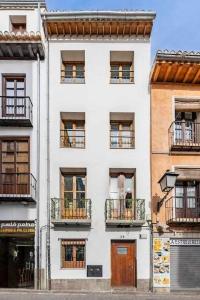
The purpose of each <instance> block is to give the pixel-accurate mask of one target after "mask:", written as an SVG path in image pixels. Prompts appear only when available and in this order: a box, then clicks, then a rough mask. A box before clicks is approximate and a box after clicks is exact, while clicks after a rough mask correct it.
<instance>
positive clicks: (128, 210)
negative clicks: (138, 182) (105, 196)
mask: <svg viewBox="0 0 200 300" xmlns="http://www.w3.org/2000/svg"><path fill="white" fill-rule="evenodd" d="M109 198H110V199H109V200H108V205H109V206H110V207H109V211H110V212H111V218H112V219H113V218H114V219H115V218H116V219H120V218H122V219H132V218H134V212H135V207H134V206H135V205H134V204H133V199H134V176H133V174H111V175H110V191H109Z"/></svg>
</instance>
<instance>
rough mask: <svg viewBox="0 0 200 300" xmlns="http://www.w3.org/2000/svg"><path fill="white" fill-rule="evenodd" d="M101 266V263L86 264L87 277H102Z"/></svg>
mask: <svg viewBox="0 0 200 300" xmlns="http://www.w3.org/2000/svg"><path fill="white" fill-rule="evenodd" d="M102 273H103V266H102V265H88V266H87V277H102V275H103V274H102Z"/></svg>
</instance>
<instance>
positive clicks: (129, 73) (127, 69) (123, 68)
mask: <svg viewBox="0 0 200 300" xmlns="http://www.w3.org/2000/svg"><path fill="white" fill-rule="evenodd" d="M110 69H111V71H110V72H111V82H114V81H115V80H116V81H118V82H122V83H125V82H133V69H132V64H131V63H125V62H124V63H111V65H110Z"/></svg>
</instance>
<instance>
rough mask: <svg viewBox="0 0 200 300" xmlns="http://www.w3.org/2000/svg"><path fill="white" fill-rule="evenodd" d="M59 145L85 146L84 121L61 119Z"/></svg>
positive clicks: (68, 146)
mask: <svg viewBox="0 0 200 300" xmlns="http://www.w3.org/2000/svg"><path fill="white" fill-rule="evenodd" d="M61 147H66V148H85V121H84V120H77V121H71V120H69V121H67V120H62V124H61Z"/></svg>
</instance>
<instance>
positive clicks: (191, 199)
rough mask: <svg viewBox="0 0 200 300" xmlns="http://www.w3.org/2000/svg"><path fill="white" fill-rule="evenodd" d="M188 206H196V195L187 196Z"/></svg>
mask: <svg viewBox="0 0 200 300" xmlns="http://www.w3.org/2000/svg"><path fill="white" fill-rule="evenodd" d="M187 207H188V208H195V207H196V199H195V198H194V197H189V198H187Z"/></svg>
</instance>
